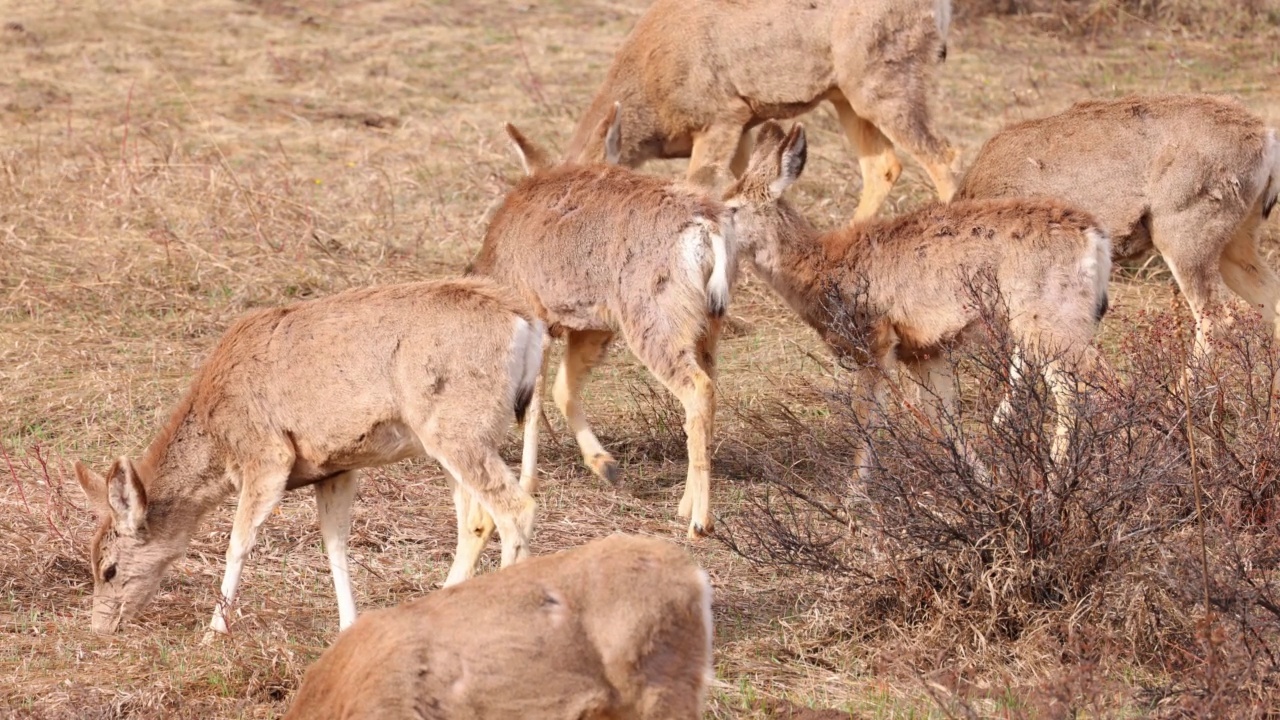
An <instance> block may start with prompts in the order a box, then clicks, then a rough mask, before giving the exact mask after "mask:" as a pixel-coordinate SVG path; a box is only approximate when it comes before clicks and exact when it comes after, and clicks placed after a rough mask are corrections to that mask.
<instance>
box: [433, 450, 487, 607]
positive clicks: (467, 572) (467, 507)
mask: <svg viewBox="0 0 1280 720" xmlns="http://www.w3.org/2000/svg"><path fill="white" fill-rule="evenodd" d="M445 472H446V474H448V475H449V481H450V483H451V484H452V485H453V509H454V511H455V512H456V513H457V516H458V549H457V550H456V551H455V552H454V553H453V565H452V566H450V568H449V575H448V577H446V578H445V581H444V587H449V586H450V585H457V584H458V583H460V582H462V581H464V580H468V579H470V578H471V576H472V575H474V574H475V571H476V565H477V564H479V562H480V554H481V553H482V552H484V546H485V545H487V544H489V536H491V535H492V534H493V528H494V523H493V518H492V517H490V516H489V513H487V512H485V510H484V506H483V505H481V504H480V503H479V502H478V501H476V499H475V498H473V497H472V496H471V492H470V491H469V490H468V489H467V488H466V486H464V485H463V484H462V482H461V481H459V479H458V478H457V477H456V476H455V475H454V474H453V473H452V472H450V471H449V470H447V469H446V470H445Z"/></svg>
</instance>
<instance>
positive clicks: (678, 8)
mask: <svg viewBox="0 0 1280 720" xmlns="http://www.w3.org/2000/svg"><path fill="white" fill-rule="evenodd" d="M950 17H951V3H950V0H873V1H872V2H857V3H851V2H841V1H839V0H815V1H814V2H809V3H804V4H796V3H792V2H787V1H786V0H753V1H752V2H746V3H732V4H728V3H724V2H716V1H714V0H657V2H655V3H654V4H653V5H652V6H650V8H649V10H648V11H646V12H645V14H644V15H643V16H641V18H640V20H639V21H638V22H637V23H636V26H635V28H634V29H633V30H632V32H631V33H630V34H629V35H628V36H627V38H626V39H625V40H624V41H623V43H622V46H621V47H620V48H619V49H618V52H617V54H616V56H615V57H614V61H613V64H612V65H611V66H610V68H609V72H608V74H607V76H606V78H605V81H604V83H603V84H602V85H601V87H600V89H599V90H598V91H597V93H596V95H595V96H594V97H593V99H592V101H591V104H590V106H589V107H588V109H587V112H586V113H585V114H584V115H583V118H582V120H581V122H580V123H579V124H578V126H577V128H576V130H575V132H574V135H573V137H572V139H571V140H570V142H569V144H568V146H567V148H566V152H565V159H566V160H569V161H581V160H590V159H594V158H599V157H602V156H603V150H602V148H601V147H600V141H599V139H598V138H597V137H594V136H593V129H594V128H595V127H596V126H597V125H598V124H599V123H600V121H601V119H602V118H603V117H604V116H605V115H606V113H607V112H608V110H609V108H610V107H611V106H612V105H613V103H615V102H620V103H621V104H622V113H623V117H622V125H623V127H624V128H626V130H625V132H624V134H623V137H622V143H621V148H620V149H621V152H620V155H619V159H620V162H622V163H623V164H624V165H629V166H636V165H639V164H640V163H642V162H644V161H645V160H647V159H650V158H663V157H688V155H689V152H690V147H691V137H690V135H691V133H693V132H695V131H696V130H699V129H701V128H705V127H707V126H709V125H711V124H712V123H713V122H717V121H721V122H722V121H724V120H726V119H727V118H726V114H728V113H737V112H739V111H738V109H737V108H740V107H741V104H742V102H743V101H744V100H745V101H746V103H747V105H748V106H749V109H750V115H747V116H743V117H740V118H737V117H736V116H735V117H734V119H736V120H739V121H740V122H741V123H742V124H743V125H748V126H749V125H755V124H756V123H758V122H760V121H763V120H767V119H785V118H792V117H795V116H797V115H799V114H801V113H804V112H807V111H809V110H810V109H812V108H813V107H814V106H815V105H817V104H818V103H819V102H821V101H822V100H823V99H824V98H825V97H826V95H827V94H828V93H829V92H831V91H832V90H833V89H834V88H835V87H836V75H837V68H840V71H842V72H849V73H850V74H853V75H860V74H862V70H863V69H864V68H866V67H868V66H869V65H870V64H872V63H880V62H893V63H896V64H898V65H899V66H901V65H902V64H903V63H910V64H929V65H932V64H934V63H936V62H937V60H938V58H939V56H940V54H941V53H942V49H943V47H944V42H945V36H946V31H947V27H948V26H949V24H950ZM867 91H868V92H870V93H875V92H877V91H876V89H875V88H868V89H867Z"/></svg>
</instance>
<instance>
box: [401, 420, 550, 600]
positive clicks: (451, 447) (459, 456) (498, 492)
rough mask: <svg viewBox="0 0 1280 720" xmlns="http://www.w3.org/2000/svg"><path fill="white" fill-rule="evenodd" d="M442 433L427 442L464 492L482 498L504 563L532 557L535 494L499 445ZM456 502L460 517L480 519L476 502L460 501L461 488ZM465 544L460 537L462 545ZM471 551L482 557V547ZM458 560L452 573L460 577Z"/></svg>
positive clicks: (428, 449) (482, 505) (429, 451)
mask: <svg viewBox="0 0 1280 720" xmlns="http://www.w3.org/2000/svg"><path fill="white" fill-rule="evenodd" d="M440 435H441V433H440V432H439V431H437V432H436V436H435V437H429V438H428V442H424V443H423V446H424V447H425V448H426V449H427V452H428V453H429V454H430V455H431V456H432V457H434V458H435V459H436V460H437V461H439V462H440V465H441V466H443V467H444V469H445V471H446V472H448V473H449V474H450V475H451V476H453V477H454V478H456V479H457V482H459V483H461V484H462V485H465V486H466V487H465V488H464V489H463V490H462V491H461V492H462V493H463V495H466V494H467V493H468V491H469V492H470V494H471V496H472V499H473V502H474V501H479V502H478V504H479V505H480V506H481V508H480V509H481V510H482V511H483V512H485V513H487V514H488V515H489V517H491V518H492V519H493V524H494V525H495V526H496V527H497V530H498V535H499V536H500V537H501V538H502V567H506V566H508V565H510V564H512V563H515V562H519V561H520V560H523V559H525V558H526V557H528V555H529V542H530V540H531V538H532V536H533V516H534V510H535V508H536V503H535V502H534V500H533V496H531V495H530V494H529V493H527V492H525V491H524V488H522V487H520V483H519V482H517V480H516V476H515V475H514V474H513V473H512V472H511V468H509V467H507V464H506V462H505V461H503V459H502V456H501V455H499V454H498V451H497V449H496V447H495V446H490V445H485V444H478V443H475V442H474V441H471V442H467V441H465V440H462V439H457V440H455V439H452V438H444V437H440ZM495 445H496V444H495ZM454 505H455V508H456V509H457V512H458V516H459V518H462V517H463V516H464V515H465V516H466V518H467V520H468V523H470V522H471V521H472V520H476V519H477V517H478V516H477V514H476V513H477V510H476V508H475V507H473V505H472V504H468V503H465V502H460V500H459V496H458V493H457V492H455V493H454ZM481 522H483V521H481ZM460 526H461V523H460ZM473 535H475V533H473ZM461 545H462V543H461V539H460V540H459V546H461ZM481 547H483V546H481ZM470 552H474V555H475V558H478V557H479V552H478V551H469V554H470ZM454 564H455V568H453V569H451V570H450V573H449V574H450V577H455V578H456V575H455V574H454V571H455V570H456V569H457V568H456V566H457V565H458V564H460V561H459V559H458V558H454ZM471 566H472V568H473V569H474V566H475V559H472V560H471Z"/></svg>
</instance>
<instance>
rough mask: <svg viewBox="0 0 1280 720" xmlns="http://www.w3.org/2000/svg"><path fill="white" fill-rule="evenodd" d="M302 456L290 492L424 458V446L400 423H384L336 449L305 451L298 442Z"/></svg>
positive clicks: (293, 476) (306, 449)
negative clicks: (342, 475) (351, 472)
mask: <svg viewBox="0 0 1280 720" xmlns="http://www.w3.org/2000/svg"><path fill="white" fill-rule="evenodd" d="M294 444H295V446H296V447H297V450H298V454H297V458H296V459H295V460H294V463H293V470H292V472H290V474H289V484H288V487H289V488H290V489H292V488H295V487H302V486H304V485H310V484H311V483H315V482H319V481H320V480H324V479H326V478H329V477H332V476H334V475H337V474H338V473H342V472H346V471H348V470H358V469H360V468H367V467H378V466H380V465H390V464H391V463H394V462H399V461H401V460H406V459H408V458H411V457H421V456H422V455H423V454H424V452H425V451H424V450H423V447H422V443H421V442H420V441H419V440H418V436H417V435H416V434H415V433H414V432H413V431H412V430H411V429H410V428H409V426H407V425H405V424H404V423H401V422H398V421H388V422H380V423H378V424H376V425H374V426H373V427H372V428H370V429H369V430H367V431H366V432H364V433H361V434H360V435H358V436H356V437H354V438H351V439H349V440H347V441H346V442H343V443H341V444H340V445H339V446H338V447H334V448H321V447H305V443H303V442H298V441H295V443H294Z"/></svg>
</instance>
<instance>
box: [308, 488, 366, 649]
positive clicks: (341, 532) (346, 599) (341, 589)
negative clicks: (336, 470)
mask: <svg viewBox="0 0 1280 720" xmlns="http://www.w3.org/2000/svg"><path fill="white" fill-rule="evenodd" d="M356 477H357V473H356V472H355V471H354V470H353V471H351V472H345V473H342V474H341V475H335V476H334V477H331V478H329V479H328V480H323V481H321V482H318V483H316V484H315V486H314V487H315V494H316V517H317V519H318V520H319V522H320V537H321V539H323V540H324V551H325V554H326V555H328V556H329V571H330V573H331V574H332V575H333V591H334V593H336V594H337V596H338V630H340V631H341V630H346V629H347V628H348V627H350V625H351V623H353V622H355V621H356V596H355V593H353V592H352V590H351V574H350V572H349V571H348V569H347V539H348V538H349V537H350V535H351V503H352V502H353V501H354V500H355V497H356Z"/></svg>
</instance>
